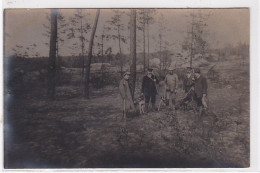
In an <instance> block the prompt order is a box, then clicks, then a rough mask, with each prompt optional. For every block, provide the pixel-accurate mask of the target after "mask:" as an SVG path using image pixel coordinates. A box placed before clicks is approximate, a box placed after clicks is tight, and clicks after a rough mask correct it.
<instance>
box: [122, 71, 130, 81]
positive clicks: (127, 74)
mask: <svg viewBox="0 0 260 173" xmlns="http://www.w3.org/2000/svg"><path fill="white" fill-rule="evenodd" d="M130 74H131V73H130V72H125V73H124V75H123V77H124V79H125V80H129V78H130Z"/></svg>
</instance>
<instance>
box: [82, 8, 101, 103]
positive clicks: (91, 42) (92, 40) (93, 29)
mask: <svg viewBox="0 0 260 173" xmlns="http://www.w3.org/2000/svg"><path fill="white" fill-rule="evenodd" d="M99 14H100V9H98V10H97V13H96V18H95V22H94V25H93V28H92V33H91V37H90V40H89V48H88V59H87V62H86V65H87V68H86V80H85V89H84V96H85V98H86V99H89V83H90V65H91V59H92V47H93V43H94V36H95V33H96V29H97V24H98V18H99Z"/></svg>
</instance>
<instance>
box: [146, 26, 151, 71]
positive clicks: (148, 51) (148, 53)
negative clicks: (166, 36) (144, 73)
mask: <svg viewBox="0 0 260 173" xmlns="http://www.w3.org/2000/svg"><path fill="white" fill-rule="evenodd" d="M149 37H150V36H149V23H148V22H147V46H148V50H147V55H148V57H147V59H148V63H147V64H148V68H150V49H149Z"/></svg>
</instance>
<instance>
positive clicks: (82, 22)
mask: <svg viewBox="0 0 260 173" xmlns="http://www.w3.org/2000/svg"><path fill="white" fill-rule="evenodd" d="M89 15H90V14H89V13H87V14H84V13H83V11H82V9H78V10H76V13H75V15H74V17H72V18H70V24H71V26H70V28H69V29H70V31H71V32H70V33H69V34H68V35H67V36H68V39H74V38H76V39H77V40H76V41H77V42H76V43H74V44H73V47H72V49H73V50H78V49H79V50H81V52H79V56H80V57H81V75H82V77H84V70H85V44H86V43H87V42H88V40H87V34H88V33H89V31H90V29H91V27H90V24H89V23H88V20H87V19H86V18H87V17H88V16H89ZM78 42H79V44H78Z"/></svg>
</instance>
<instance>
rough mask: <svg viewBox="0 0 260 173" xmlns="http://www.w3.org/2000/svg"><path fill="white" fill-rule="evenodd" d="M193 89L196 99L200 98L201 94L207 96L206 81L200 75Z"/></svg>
mask: <svg viewBox="0 0 260 173" xmlns="http://www.w3.org/2000/svg"><path fill="white" fill-rule="evenodd" d="M194 89H195V94H196V96H197V98H202V96H203V94H207V89H208V84H207V79H206V78H205V77H204V76H201V75H200V77H199V78H198V79H196V80H195V85H194Z"/></svg>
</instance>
